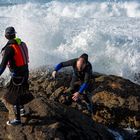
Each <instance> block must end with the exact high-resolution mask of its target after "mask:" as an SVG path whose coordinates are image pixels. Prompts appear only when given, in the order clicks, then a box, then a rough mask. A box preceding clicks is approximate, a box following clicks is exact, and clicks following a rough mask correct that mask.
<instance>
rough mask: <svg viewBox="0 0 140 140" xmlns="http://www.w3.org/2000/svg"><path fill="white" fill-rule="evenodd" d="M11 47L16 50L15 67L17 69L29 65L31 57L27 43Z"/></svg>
mask: <svg viewBox="0 0 140 140" xmlns="http://www.w3.org/2000/svg"><path fill="white" fill-rule="evenodd" d="M11 47H12V48H13V49H14V53H15V55H14V60H15V65H16V66H17V67H20V66H24V65H26V64H28V62H29V56H28V48H27V46H26V44H25V43H23V42H22V43H21V44H20V45H18V44H12V45H11Z"/></svg>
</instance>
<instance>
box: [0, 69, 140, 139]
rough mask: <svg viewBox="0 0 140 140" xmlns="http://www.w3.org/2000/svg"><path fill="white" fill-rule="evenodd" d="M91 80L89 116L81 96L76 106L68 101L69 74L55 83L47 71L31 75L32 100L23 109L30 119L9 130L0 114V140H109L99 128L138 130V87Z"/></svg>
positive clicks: (95, 77)
mask: <svg viewBox="0 0 140 140" xmlns="http://www.w3.org/2000/svg"><path fill="white" fill-rule="evenodd" d="M94 80H95V82H94V83H93V85H92V94H93V95H92V101H93V105H94V106H93V114H91V113H90V112H89V111H88V110H87V106H86V101H85V100H84V97H83V96H82V95H81V97H80V101H79V102H73V101H72V99H71V94H70V93H69V92H68V88H69V84H70V81H71V72H70V71H67V70H66V71H64V72H60V73H59V74H58V75H57V78H56V79H52V77H51V73H50V72H49V71H46V68H43V69H39V70H38V71H33V72H32V73H31V74H30V91H31V92H32V94H33V95H34V96H35V99H34V100H33V101H32V102H31V103H29V104H28V105H27V106H26V109H27V110H28V111H29V112H30V115H28V116H27V117H25V118H23V119H22V121H23V122H24V124H23V125H22V126H17V127H9V126H6V124H5V123H6V120H7V112H6V111H5V112H4V110H0V124H1V125H0V130H1V132H0V138H3V139H11V140H16V139H17V136H18V140H20V139H21V140H22V139H23V140H27V139H30V140H32V139H41V140H43V139H44V140H46V139H48V140H50V139H62V140H63V139H68V140H71V139H75V138H76V139H79V140H80V139H81V140H83V139H84V140H86V139H89V140H90V139H91V140H92V139H93V140H98V139H99V140H112V139H113V137H112V134H111V133H110V132H109V131H107V128H106V127H105V126H103V125H102V124H105V125H107V126H109V127H112V128H113V127H120V128H124V127H128V126H129V127H132V128H139V127H140V114H139V112H140V111H139V110H140V96H139V93H140V86H139V85H137V84H134V83H132V82H131V81H129V80H127V79H123V78H121V77H117V76H113V75H104V74H99V73H94V74H93V81H94ZM2 90H3V88H1V91H0V92H1V93H3V92H2ZM13 128H14V129H13ZM137 135H138V134H137ZM138 136H139V135H138ZM128 137H129V136H128Z"/></svg>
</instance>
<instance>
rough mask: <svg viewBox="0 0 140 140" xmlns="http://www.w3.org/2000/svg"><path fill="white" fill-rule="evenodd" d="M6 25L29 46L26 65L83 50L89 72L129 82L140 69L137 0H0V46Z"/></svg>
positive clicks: (50, 61)
mask: <svg viewBox="0 0 140 140" xmlns="http://www.w3.org/2000/svg"><path fill="white" fill-rule="evenodd" d="M5 3H6V4H5ZM15 3H17V4H15ZM7 26H14V27H15V28H16V30H17V33H18V36H19V37H20V38H22V40H23V41H25V42H26V43H27V44H28V47H29V52H30V67H31V68H34V67H38V66H41V65H48V64H52V65H54V64H56V63H59V62H60V61H64V60H67V59H70V58H74V57H77V56H79V55H80V54H82V53H83V52H86V53H88V54H89V58H90V61H91V63H92V65H93V70H94V71H97V72H102V73H106V74H115V75H119V76H123V77H125V78H128V79H130V80H132V81H134V80H135V75H137V74H138V73H139V69H140V61H139V60H140V55H139V54H140V3H139V2H138V1H133V2H132V1H122V0H121V1H65V0H63V1H49V2H44V1H43V0H42V1H40V2H39V1H37V0H36V1H35V0H30V1H28V2H27V1H23V0H20V1H16V0H13V1H12V0H9V1H6V2H5V1H0V34H1V36H0V42H1V48H2V47H3V46H4V44H5V43H6V40H5V39H4V36H3V35H4V30H5V28H6V27H7Z"/></svg>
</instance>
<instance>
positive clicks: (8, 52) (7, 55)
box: [0, 47, 14, 75]
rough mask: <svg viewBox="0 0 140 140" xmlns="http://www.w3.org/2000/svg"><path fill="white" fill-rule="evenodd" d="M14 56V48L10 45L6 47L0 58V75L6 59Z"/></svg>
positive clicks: (6, 61)
mask: <svg viewBox="0 0 140 140" xmlns="http://www.w3.org/2000/svg"><path fill="white" fill-rule="evenodd" d="M13 56H14V50H13V49H12V48H11V47H7V48H6V49H5V52H4V56H3V58H2V61H1V64H0V75H1V74H2V73H3V72H4V70H5V68H6V65H7V63H8V61H9V60H10V59H11V58H12V57H13Z"/></svg>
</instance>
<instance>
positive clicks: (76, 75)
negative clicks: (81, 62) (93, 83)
mask: <svg viewBox="0 0 140 140" xmlns="http://www.w3.org/2000/svg"><path fill="white" fill-rule="evenodd" d="M77 60H78V58H75V59H71V60H69V61H66V62H61V63H59V64H58V65H57V66H56V67H55V71H58V70H60V69H61V68H62V67H68V66H72V67H73V76H72V80H71V83H70V87H71V90H72V91H75V82H77V81H80V82H81V85H79V86H80V88H79V90H78V92H79V93H80V94H82V93H83V91H85V90H88V88H89V83H90V79H91V76H92V65H91V64H90V62H87V63H86V67H85V68H84V70H82V71H78V69H77V67H76V63H77ZM88 102H89V101H88Z"/></svg>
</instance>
